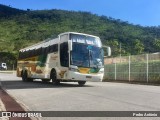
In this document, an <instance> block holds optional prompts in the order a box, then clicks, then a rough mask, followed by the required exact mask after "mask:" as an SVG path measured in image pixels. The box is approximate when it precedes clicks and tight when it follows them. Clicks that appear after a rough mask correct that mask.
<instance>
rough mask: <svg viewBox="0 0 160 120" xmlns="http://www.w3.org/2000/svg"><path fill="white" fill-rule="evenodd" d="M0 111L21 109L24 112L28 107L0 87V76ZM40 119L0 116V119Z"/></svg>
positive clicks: (36, 119) (0, 85) (35, 119)
mask: <svg viewBox="0 0 160 120" xmlns="http://www.w3.org/2000/svg"><path fill="white" fill-rule="evenodd" d="M0 111H15V112H16V111H22V112H26V111H29V109H28V108H27V107H26V106H25V105H24V104H23V103H21V102H20V101H18V100H17V99H16V98H15V97H13V96H12V95H10V94H9V93H8V92H7V90H6V89H5V88H3V87H2V83H1V78H0ZM22 119H23V120H40V119H39V118H36V117H35V118H33V117H31V118H7V117H5V118H1V117H0V120H22Z"/></svg>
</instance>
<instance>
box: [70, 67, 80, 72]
mask: <svg viewBox="0 0 160 120" xmlns="http://www.w3.org/2000/svg"><path fill="white" fill-rule="evenodd" d="M69 70H70V71H73V72H78V69H76V68H69Z"/></svg>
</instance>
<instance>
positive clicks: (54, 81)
mask: <svg viewBox="0 0 160 120" xmlns="http://www.w3.org/2000/svg"><path fill="white" fill-rule="evenodd" d="M51 79H52V83H53V84H55V85H59V84H60V80H58V79H57V74H56V71H55V70H52V71H51Z"/></svg>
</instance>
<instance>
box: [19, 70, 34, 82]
mask: <svg viewBox="0 0 160 120" xmlns="http://www.w3.org/2000/svg"><path fill="white" fill-rule="evenodd" d="M22 81H23V82H32V81H33V79H32V78H28V73H27V71H26V70H25V71H24V72H23V71H22Z"/></svg>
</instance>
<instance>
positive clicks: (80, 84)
mask: <svg viewBox="0 0 160 120" xmlns="http://www.w3.org/2000/svg"><path fill="white" fill-rule="evenodd" d="M85 83H86V81H78V84H79V86H83V85H84V84H85Z"/></svg>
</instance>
